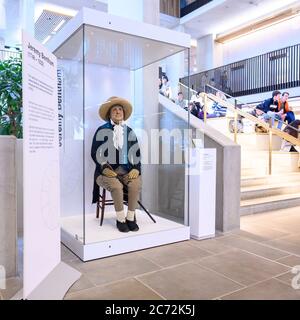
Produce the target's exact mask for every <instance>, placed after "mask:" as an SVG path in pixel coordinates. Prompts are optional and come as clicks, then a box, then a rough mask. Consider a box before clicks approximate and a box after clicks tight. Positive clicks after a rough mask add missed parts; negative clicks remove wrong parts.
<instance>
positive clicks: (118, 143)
mask: <svg viewBox="0 0 300 320" xmlns="http://www.w3.org/2000/svg"><path fill="white" fill-rule="evenodd" d="M110 122H111V124H112V125H113V126H114V135H113V143H114V147H115V148H116V149H122V148H123V144H124V124H125V123H124V121H121V122H120V123H119V124H115V123H114V122H113V121H112V120H110Z"/></svg>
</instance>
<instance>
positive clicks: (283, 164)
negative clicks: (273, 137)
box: [241, 150, 300, 176]
mask: <svg viewBox="0 0 300 320" xmlns="http://www.w3.org/2000/svg"><path fill="white" fill-rule="evenodd" d="M298 162H299V153H298V152H280V151H279V152H276V151H275V152H273V154H272V173H274V174H279V173H288V172H300V168H299V167H298ZM241 167H242V176H250V175H254V176H257V175H266V174H268V171H269V169H268V168H269V152H267V151H255V150H247V151H245V150H244V151H243V152H242V153H241Z"/></svg>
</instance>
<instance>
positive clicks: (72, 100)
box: [55, 28, 84, 243]
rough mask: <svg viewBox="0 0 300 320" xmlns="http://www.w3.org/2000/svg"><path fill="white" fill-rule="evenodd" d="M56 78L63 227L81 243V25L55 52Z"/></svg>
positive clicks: (82, 204)
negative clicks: (57, 81) (57, 85)
mask: <svg viewBox="0 0 300 320" xmlns="http://www.w3.org/2000/svg"><path fill="white" fill-rule="evenodd" d="M55 54H56V56H57V57H58V78H59V79H58V80H59V88H58V91H59V139H60V141H59V142H60V144H59V145H60V161H61V215H62V228H63V230H64V231H65V232H67V233H68V234H69V235H71V236H72V237H75V238H76V239H77V240H79V241H80V242H82V243H84V228H83V223H84V219H83V216H82V215H83V211H84V202H83V195H84V184H83V180H84V172H83V163H84V156H83V142H84V114H83V98H84V97H83V94H84V92H83V90H82V88H83V69H84V64H83V28H80V29H79V30H78V31H77V32H76V33H75V34H74V35H73V36H72V37H71V38H70V39H68V40H67V41H66V42H65V43H64V44H63V45H62V46H61V47H60V48H59V49H58V50H57V51H56V52H55Z"/></svg>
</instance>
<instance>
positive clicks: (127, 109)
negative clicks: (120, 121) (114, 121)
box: [99, 97, 132, 121]
mask: <svg viewBox="0 0 300 320" xmlns="http://www.w3.org/2000/svg"><path fill="white" fill-rule="evenodd" d="M115 105H118V106H122V107H123V109H124V121H126V120H127V119H128V118H129V117H130V116H131V113H132V105H131V103H130V102H129V101H127V100H125V99H123V98H119V97H110V98H109V99H108V100H107V101H105V102H104V103H103V104H102V105H101V106H100V109H99V116H100V118H101V119H103V120H105V121H108V120H109V110H110V108H111V107H113V106H115Z"/></svg>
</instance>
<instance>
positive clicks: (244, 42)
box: [223, 16, 300, 65]
mask: <svg viewBox="0 0 300 320" xmlns="http://www.w3.org/2000/svg"><path fill="white" fill-rule="evenodd" d="M299 34H300V16H298V17H296V18H293V19H290V20H287V21H284V22H282V23H279V24H276V25H274V26H271V27H269V28H266V29H263V30H260V31H257V32H254V33H252V34H249V35H247V36H244V37H241V38H239V39H236V40H233V41H230V42H228V43H226V44H224V45H223V65H226V64H229V63H232V62H236V61H239V60H243V59H246V58H250V57H255V56H258V55H260V54H263V53H267V52H270V51H274V50H276V49H281V48H285V47H288V46H292V45H295V44H299V43H300V36H299Z"/></svg>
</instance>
